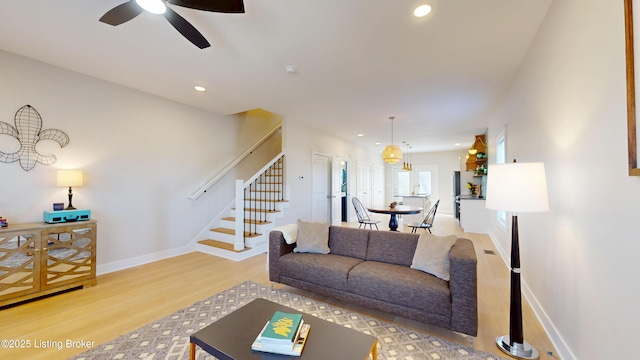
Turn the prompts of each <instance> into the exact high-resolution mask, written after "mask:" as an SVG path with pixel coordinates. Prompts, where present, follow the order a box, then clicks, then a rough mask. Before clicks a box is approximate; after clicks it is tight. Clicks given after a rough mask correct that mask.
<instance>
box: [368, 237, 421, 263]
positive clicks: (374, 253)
mask: <svg viewBox="0 0 640 360" xmlns="http://www.w3.org/2000/svg"><path fill="white" fill-rule="evenodd" d="M417 244H418V235H417V234H410V233H401V232H394V231H371V233H370V234H369V247H368V248H367V257H366V260H371V261H379V262H385V263H389V264H396V265H404V266H407V267H408V266H411V262H412V261H413V254H414V253H415V252H416V245H417Z"/></svg>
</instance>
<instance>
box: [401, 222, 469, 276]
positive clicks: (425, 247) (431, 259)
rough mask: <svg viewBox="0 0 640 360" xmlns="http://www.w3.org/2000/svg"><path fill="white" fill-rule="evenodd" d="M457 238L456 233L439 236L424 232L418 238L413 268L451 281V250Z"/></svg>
mask: <svg viewBox="0 0 640 360" xmlns="http://www.w3.org/2000/svg"><path fill="white" fill-rule="evenodd" d="M456 240H458V237H457V236H456V235H449V236H437V235H432V234H430V233H428V232H426V231H425V232H423V233H422V234H420V237H419V238H418V246H417V247H416V253H415V254H414V255H413V262H412V263H411V268H412V269H416V270H420V271H424V272H427V273H429V274H431V275H433V276H437V277H439V278H440V279H442V280H446V281H449V251H450V250H451V247H452V246H453V244H455V242H456Z"/></svg>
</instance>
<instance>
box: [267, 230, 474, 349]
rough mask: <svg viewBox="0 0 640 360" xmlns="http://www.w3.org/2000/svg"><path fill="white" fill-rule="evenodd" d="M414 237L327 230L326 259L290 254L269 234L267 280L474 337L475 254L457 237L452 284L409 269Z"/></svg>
mask: <svg viewBox="0 0 640 360" xmlns="http://www.w3.org/2000/svg"><path fill="white" fill-rule="evenodd" d="M418 237H419V235H418V234H409V233H399V232H391V231H372V230H365V229H356V228H348V227H339V226H331V227H330V228H329V248H330V253H329V254H311V253H296V252H293V249H294V248H295V245H296V244H295V243H294V244H287V243H286V242H285V240H284V236H283V233H282V232H281V231H276V230H273V231H271V233H270V234H269V279H270V280H271V281H273V282H277V283H281V284H285V285H289V286H293V287H296V288H299V289H303V290H307V291H311V292H314V293H317V294H320V295H324V296H329V297H333V298H337V299H340V300H343V301H347V302H351V303H355V304H358V305H362V306H366V307H369V308H373V309H376V310H379V311H383V312H387V313H391V314H394V315H399V316H402V317H405V318H409V319H414V320H417V321H420V322H424V323H428V324H432V325H436V326H439V327H442V328H446V329H450V330H453V331H456V332H460V333H464V334H468V335H471V336H476V335H477V331H478V310H477V281H476V261H477V259H476V254H475V250H474V247H473V243H472V242H471V241H470V240H468V239H462V238H459V239H457V240H456V243H455V244H454V245H453V247H452V248H451V251H450V253H449V260H450V263H449V264H450V269H449V273H450V280H449V281H445V280H441V279H439V278H437V277H435V276H433V275H431V274H428V273H426V272H422V271H419V270H414V269H412V268H410V266H411V263H412V260H413V255H414V252H415V249H416V246H417V242H418Z"/></svg>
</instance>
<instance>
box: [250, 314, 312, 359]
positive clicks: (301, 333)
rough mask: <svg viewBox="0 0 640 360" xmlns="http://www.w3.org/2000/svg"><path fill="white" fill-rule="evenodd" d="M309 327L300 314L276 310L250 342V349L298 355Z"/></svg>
mask: <svg viewBox="0 0 640 360" xmlns="http://www.w3.org/2000/svg"><path fill="white" fill-rule="evenodd" d="M310 328H311V327H310V325H309V324H305V323H304V320H302V315H300V314H287V313H282V312H279V311H276V313H275V314H274V315H273V317H272V318H271V320H269V321H268V322H267V323H266V324H265V326H264V327H263V328H262V331H260V333H259V334H258V336H257V337H256V339H255V340H254V342H253V344H251V349H252V350H256V351H262V352H271V353H277V354H284V355H294V356H299V355H300V354H301V353H302V349H303V348H304V344H305V342H306V340H307V335H308V334H309V329H310Z"/></svg>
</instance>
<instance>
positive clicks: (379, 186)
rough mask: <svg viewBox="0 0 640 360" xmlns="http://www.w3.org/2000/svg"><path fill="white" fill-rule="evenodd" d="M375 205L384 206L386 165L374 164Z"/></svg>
mask: <svg viewBox="0 0 640 360" xmlns="http://www.w3.org/2000/svg"><path fill="white" fill-rule="evenodd" d="M373 206H374V207H384V166H383V165H374V166H373Z"/></svg>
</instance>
